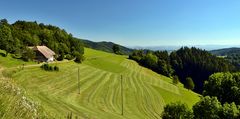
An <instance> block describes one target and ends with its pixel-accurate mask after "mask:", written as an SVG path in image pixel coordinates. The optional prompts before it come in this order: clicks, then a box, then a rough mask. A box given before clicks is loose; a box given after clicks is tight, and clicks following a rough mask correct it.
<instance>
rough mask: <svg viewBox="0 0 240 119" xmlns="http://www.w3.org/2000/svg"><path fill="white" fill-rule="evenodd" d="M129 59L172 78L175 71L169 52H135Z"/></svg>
mask: <svg viewBox="0 0 240 119" xmlns="http://www.w3.org/2000/svg"><path fill="white" fill-rule="evenodd" d="M129 59H132V60H135V61H137V62H138V63H139V64H140V65H142V66H144V67H147V68H150V69H152V70H153V71H156V72H158V73H160V74H163V75H165V76H169V77H170V76H172V74H173V73H174V70H173V69H172V67H171V65H170V58H169V56H168V52H167V51H155V52H154V51H143V50H135V51H133V53H132V54H131V55H129Z"/></svg>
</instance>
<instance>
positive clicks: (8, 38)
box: [0, 25, 14, 56]
mask: <svg viewBox="0 0 240 119" xmlns="http://www.w3.org/2000/svg"><path fill="white" fill-rule="evenodd" d="M0 42H1V44H0V48H1V49H2V50H5V51H6V54H5V56H7V55H8V53H9V52H12V51H14V40H13V37H12V33H11V29H10V28H9V27H8V26H7V25H1V26H0Z"/></svg>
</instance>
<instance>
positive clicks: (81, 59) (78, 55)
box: [74, 52, 85, 63]
mask: <svg viewBox="0 0 240 119" xmlns="http://www.w3.org/2000/svg"><path fill="white" fill-rule="evenodd" d="M74 55H75V57H76V59H75V62H77V63H82V62H83V61H84V59H85V58H84V56H83V55H82V54H80V53H78V52H77V53H75V54H74Z"/></svg>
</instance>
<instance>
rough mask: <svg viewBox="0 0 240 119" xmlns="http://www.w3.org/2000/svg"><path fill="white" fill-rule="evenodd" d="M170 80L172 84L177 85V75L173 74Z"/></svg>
mask: <svg viewBox="0 0 240 119" xmlns="http://www.w3.org/2000/svg"><path fill="white" fill-rule="evenodd" d="M172 80H173V84H174V85H177V84H178V83H179V78H178V76H177V75H174V76H173V79H172Z"/></svg>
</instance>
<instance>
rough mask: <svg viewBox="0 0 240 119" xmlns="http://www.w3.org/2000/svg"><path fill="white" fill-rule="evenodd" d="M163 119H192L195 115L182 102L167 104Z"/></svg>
mask: <svg viewBox="0 0 240 119" xmlns="http://www.w3.org/2000/svg"><path fill="white" fill-rule="evenodd" d="M161 116H162V118H163V119H192V118H193V114H192V112H191V111H190V110H189V109H188V108H187V106H186V105H185V104H182V103H180V102H177V103H171V104H167V105H166V106H165V107H164V111H163V113H162V115H161Z"/></svg>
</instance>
